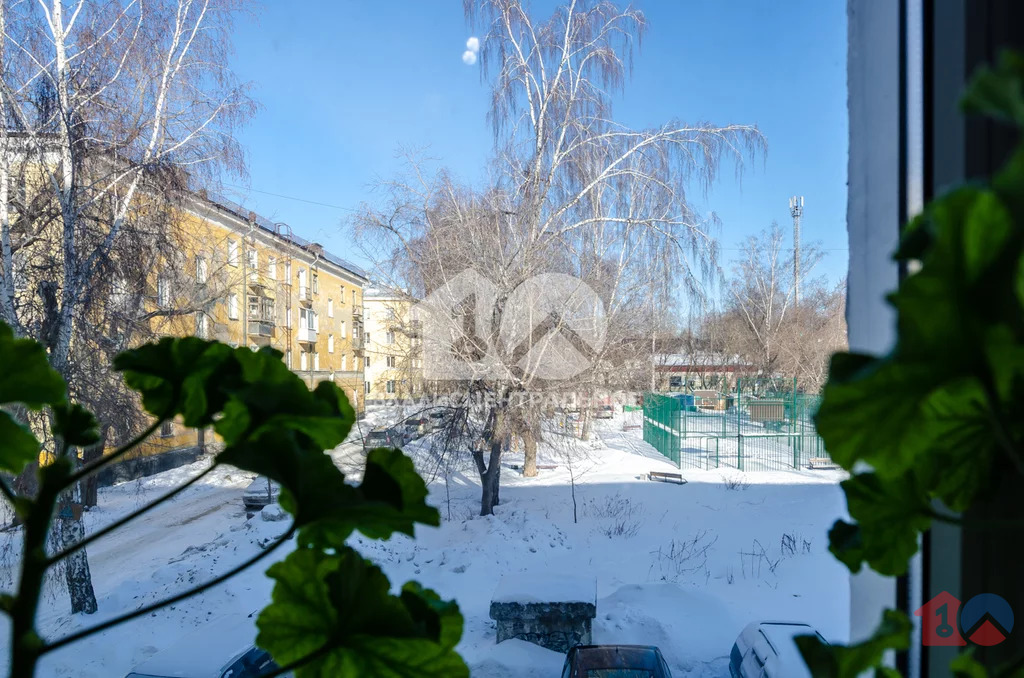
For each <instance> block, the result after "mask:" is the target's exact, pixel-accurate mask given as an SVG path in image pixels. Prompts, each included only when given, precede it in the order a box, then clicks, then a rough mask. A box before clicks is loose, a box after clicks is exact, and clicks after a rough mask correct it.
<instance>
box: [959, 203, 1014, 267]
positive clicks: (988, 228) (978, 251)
mask: <svg viewBox="0 0 1024 678" xmlns="http://www.w3.org/2000/svg"><path fill="white" fill-rule="evenodd" d="M1013 230H1014V229H1013V222H1012V220H1011V218H1010V213H1009V212H1008V211H1007V209H1006V207H1004V206H1003V204H1002V202H1000V200H999V198H998V197H997V196H996V194H995V193H994V192H992V191H986V192H983V193H980V194H979V195H978V197H977V199H976V200H975V201H974V204H973V205H972V206H971V211H970V213H968V215H967V219H966V221H965V222H964V234H963V238H964V240H963V243H964V244H963V256H964V262H965V264H966V266H965V273H966V275H967V280H968V282H975V281H977V280H978V279H979V278H980V277H981V275H982V274H983V273H984V272H985V271H986V269H988V268H989V267H990V266H992V264H993V263H994V262H995V261H996V260H997V259H998V258H999V256H1000V255H1002V254H1003V253H1004V251H1005V248H1006V247H1007V246H1008V245H1009V241H1010V238H1011V236H1012V235H1013Z"/></svg>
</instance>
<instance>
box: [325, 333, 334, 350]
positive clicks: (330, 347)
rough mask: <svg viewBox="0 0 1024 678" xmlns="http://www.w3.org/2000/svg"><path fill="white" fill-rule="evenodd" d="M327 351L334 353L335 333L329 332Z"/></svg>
mask: <svg viewBox="0 0 1024 678" xmlns="http://www.w3.org/2000/svg"><path fill="white" fill-rule="evenodd" d="M327 352H328V353H334V335H333V334H328V335H327Z"/></svg>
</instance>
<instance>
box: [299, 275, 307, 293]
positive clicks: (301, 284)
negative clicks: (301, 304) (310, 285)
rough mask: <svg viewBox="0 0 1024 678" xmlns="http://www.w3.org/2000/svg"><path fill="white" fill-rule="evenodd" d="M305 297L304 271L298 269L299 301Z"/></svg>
mask: <svg viewBox="0 0 1024 678" xmlns="http://www.w3.org/2000/svg"><path fill="white" fill-rule="evenodd" d="M305 297H306V269H304V268H300V269H299V299H304V298H305Z"/></svg>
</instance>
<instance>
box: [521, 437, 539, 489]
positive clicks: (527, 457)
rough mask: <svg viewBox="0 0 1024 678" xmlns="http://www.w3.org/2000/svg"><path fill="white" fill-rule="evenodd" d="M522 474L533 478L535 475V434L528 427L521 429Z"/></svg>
mask: <svg viewBox="0 0 1024 678" xmlns="http://www.w3.org/2000/svg"><path fill="white" fill-rule="evenodd" d="M522 437H523V458H524V459H523V475H524V476H526V477H527V478H533V477H535V476H536V475H537V436H535V435H534V433H533V430H531V429H530V427H526V430H524V431H523V435H522Z"/></svg>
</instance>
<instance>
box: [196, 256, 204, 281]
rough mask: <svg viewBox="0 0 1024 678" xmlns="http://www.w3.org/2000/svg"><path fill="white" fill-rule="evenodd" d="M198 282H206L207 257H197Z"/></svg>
mask: <svg viewBox="0 0 1024 678" xmlns="http://www.w3.org/2000/svg"><path fill="white" fill-rule="evenodd" d="M196 282H197V283H199V284H200V285H202V284H203V283H205V282H206V259H203V258H202V257H196Z"/></svg>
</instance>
